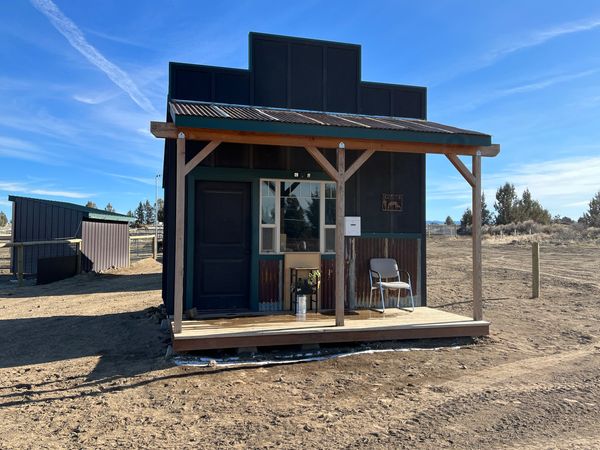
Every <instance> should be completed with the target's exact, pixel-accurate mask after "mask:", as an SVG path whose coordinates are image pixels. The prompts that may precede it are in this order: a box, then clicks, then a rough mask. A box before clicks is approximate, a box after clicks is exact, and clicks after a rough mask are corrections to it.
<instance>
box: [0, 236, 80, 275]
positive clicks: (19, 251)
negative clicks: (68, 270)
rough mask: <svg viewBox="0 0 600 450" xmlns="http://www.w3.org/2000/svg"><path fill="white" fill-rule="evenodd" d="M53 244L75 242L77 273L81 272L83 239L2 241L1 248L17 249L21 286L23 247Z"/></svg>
mask: <svg viewBox="0 0 600 450" xmlns="http://www.w3.org/2000/svg"><path fill="white" fill-rule="evenodd" d="M52 244H75V254H76V255H77V273H81V239H56V240H53V241H27V242H0V248H16V249H17V279H18V280H19V286H22V285H23V261H24V257H23V249H24V248H25V247H33V246H34V245H52Z"/></svg>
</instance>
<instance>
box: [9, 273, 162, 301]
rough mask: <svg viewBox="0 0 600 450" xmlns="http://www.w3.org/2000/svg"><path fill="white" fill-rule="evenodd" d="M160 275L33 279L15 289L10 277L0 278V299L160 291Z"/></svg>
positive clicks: (107, 274) (92, 274)
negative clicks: (37, 281) (40, 281)
mask: <svg viewBox="0 0 600 450" xmlns="http://www.w3.org/2000/svg"><path fill="white" fill-rule="evenodd" d="M161 278H162V275H161V274H160V273H142V274H111V273H105V274H97V273H83V274H81V275H77V276H75V277H71V278H67V279H65V280H61V281H57V282H55V283H50V284H45V285H40V286H37V285H35V280H32V279H27V280H25V284H24V286H21V287H19V286H17V284H16V283H14V282H13V281H11V277H9V276H2V277H0V300H1V299H10V298H27V297H45V296H61V295H85V294H97V293H111V292H121V291H123V290H124V286H126V290H127V291H128V292H138V291H148V290H152V289H161V282H162V280H161Z"/></svg>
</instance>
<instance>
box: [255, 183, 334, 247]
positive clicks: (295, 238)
mask: <svg viewBox="0 0 600 450" xmlns="http://www.w3.org/2000/svg"><path fill="white" fill-rule="evenodd" d="M260 251H261V252H262V253H280V252H281V253H283V252H321V253H325V252H334V251H335V183H329V182H321V181H300V180H285V181H280V180H262V181H261V183H260Z"/></svg>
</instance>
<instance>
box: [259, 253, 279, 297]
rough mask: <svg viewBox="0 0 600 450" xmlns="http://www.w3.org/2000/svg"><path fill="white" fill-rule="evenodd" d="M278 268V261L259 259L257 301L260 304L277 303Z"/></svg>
mask: <svg viewBox="0 0 600 450" xmlns="http://www.w3.org/2000/svg"><path fill="white" fill-rule="evenodd" d="M279 266H280V262H279V260H269V259H261V260H260V261H259V262H258V276H259V285H258V289H259V298H258V301H259V302H260V303H278V302H279V300H280V299H279V297H280V289H279Z"/></svg>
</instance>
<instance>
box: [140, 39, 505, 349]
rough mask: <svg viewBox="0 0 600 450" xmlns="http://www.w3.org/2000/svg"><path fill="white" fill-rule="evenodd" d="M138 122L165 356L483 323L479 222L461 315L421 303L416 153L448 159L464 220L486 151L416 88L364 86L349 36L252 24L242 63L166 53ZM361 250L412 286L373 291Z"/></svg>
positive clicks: (423, 284) (413, 334)
mask: <svg viewBox="0 0 600 450" xmlns="http://www.w3.org/2000/svg"><path fill="white" fill-rule="evenodd" d="M151 132H152V133H153V135H154V136H156V137H158V138H164V139H165V153H164V173H163V175H164V176H163V183H164V189H165V231H164V233H165V236H164V262H163V264H164V265H163V300H164V302H165V305H166V307H167V311H168V313H169V314H170V315H172V332H173V342H174V349H175V350H176V351H177V350H198V349H212V348H227V347H249V346H263V345H285V344H303V343H311V344H312V343H333V342H354V341H368V340H386V339H410V338H424V337H455V336H477V335H484V334H487V333H488V330H489V323H488V322H486V321H484V320H483V318H482V307H481V242H480V239H481V236H480V228H479V227H477V226H474V227H473V317H472V318H469V317H463V316H458V315H455V314H450V313H446V312H444V311H441V310H438V309H431V308H428V307H427V280H426V270H425V269H426V266H425V264H426V245H425V244H426V242H425V170H426V167H425V157H426V155H427V154H439V155H441V156H442V157H446V158H447V159H448V160H449V161H450V163H452V164H453V165H454V166H455V167H456V168H457V169H458V171H459V173H461V175H462V176H463V177H464V178H465V180H466V182H467V184H465V187H467V186H470V187H471V189H472V194H473V211H474V220H473V222H474V223H478V217H477V216H478V214H479V211H480V207H479V205H480V201H481V198H480V195H481V158H482V157H493V156H496V155H497V154H498V152H499V146H497V145H495V144H492V140H491V136H489V135H487V134H484V133H480V132H475V131H471V130H465V129H460V128H456V127H453V126H448V125H443V124H439V123H434V122H430V121H427V91H426V89H425V88H424V87H417V86H405V85H399V84H398V85H397V84H385V83H376V82H370V81H363V80H362V77H361V47H360V46H359V45H354V44H345V43H338V42H329V41H317V40H311V39H302V38H292V37H284V36H275V35H267V34H258V33H250V38H249V68H248V69H232V68H223V67H214V66H204V65H196V64H184V63H171V64H170V66H169V92H168V98H167V114H166V121H165V122H152V124H151ZM459 156H463V157H465V156H466V157H468V158H470V159H471V160H472V168H471V169H469V168H468V167H467V165H465V163H464V162H463V160H461V159H460V158H459ZM374 259H389V260H395V262H396V263H397V266H398V268H399V269H400V271H401V272H402V274H404V276H405V278H404V279H403V280H402V281H403V282H406V281H407V280H410V287H411V288H412V289H411V292H410V294H412V296H409V295H405V294H407V293H408V289H404V290H402V291H401V292H402V297H401V298H398V297H397V296H396V294H395V293H391V295H384V293H383V292H380V290H379V289H378V288H377V289H372V286H373V279H372V277H370V274H371V272H370V269H371V268H372V260H374ZM309 280H310V286H311V289H309V290H308V291H304V292H303V293H305V294H308V295H307V296H306V298H307V303H306V307H307V308H308V309H309V313H308V314H306V315H302V316H300V318H299V317H298V315H296V314H295V313H296V312H297V310H298V301H297V298H298V296H297V293H298V291H299V290H302V286H306V285H307V284H308V281H309ZM379 281H382V280H379ZM409 298H410V300H413V301H414V303H415V306H416V308H414V310H413V309H412V305H411V302H409ZM373 310H375V311H373ZM190 311H193V312H194V313H193V314H190V313H189V312H190ZM186 312H187V314H186ZM184 315H185V316H186V317H187V319H186V320H184ZM190 317H193V320H192V318H190Z"/></svg>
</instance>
